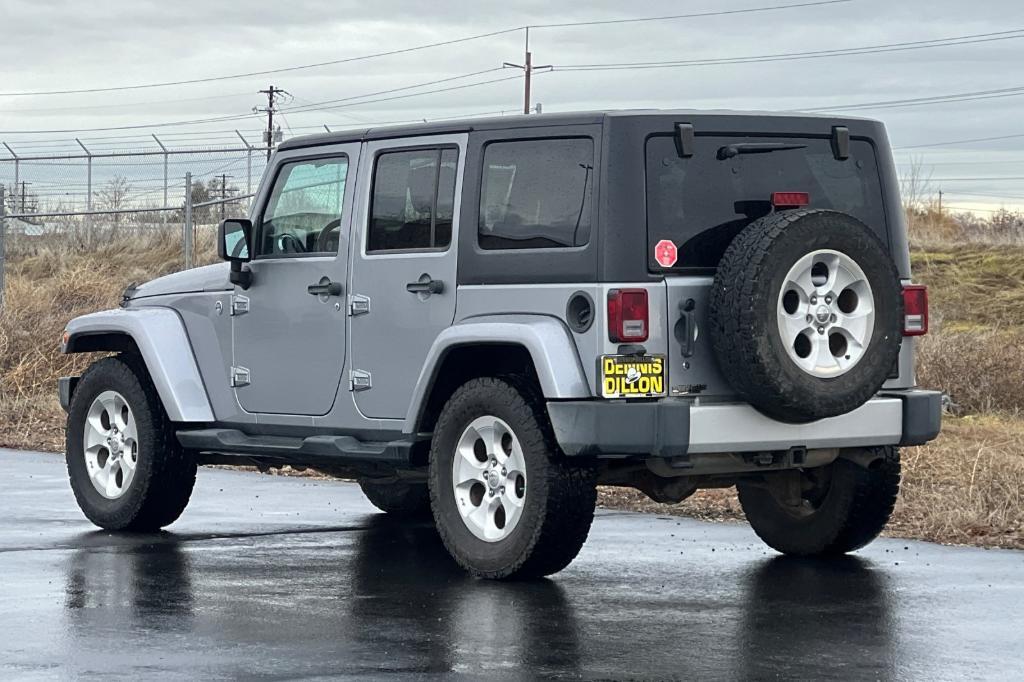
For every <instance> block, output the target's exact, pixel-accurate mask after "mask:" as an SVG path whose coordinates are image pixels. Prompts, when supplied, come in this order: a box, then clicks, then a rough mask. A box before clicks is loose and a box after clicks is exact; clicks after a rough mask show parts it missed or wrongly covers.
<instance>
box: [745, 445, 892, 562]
mask: <svg viewBox="0 0 1024 682" xmlns="http://www.w3.org/2000/svg"><path fill="white" fill-rule="evenodd" d="M871 450H872V451H873V454H876V455H878V456H879V457H878V458H877V459H875V460H874V461H873V463H872V464H871V465H870V466H869V467H868V468H864V467H863V466H861V465H860V464H857V463H854V462H853V461H851V460H849V459H844V458H843V457H842V456H840V458H839V459H837V460H836V461H835V462H833V463H832V464H830V465H829V466H831V467H833V469H832V472H831V473H832V479H831V483H830V485H829V488H828V492H827V493H826V494H825V497H824V499H823V500H822V501H821V503H820V506H818V508H817V509H815V510H814V511H813V512H811V513H810V514H809V515H806V516H797V515H794V514H793V513H792V512H790V511H788V510H787V509H786V508H785V507H784V506H783V505H782V504H781V503H780V502H779V501H778V500H776V498H775V496H773V495H772V493H771V492H770V491H769V490H768V489H767V488H765V487H762V486H753V485H742V484H741V485H739V486H738V488H739V499H740V505H741V506H742V507H743V513H744V514H745V515H746V517H747V521H749V522H750V525H751V527H752V528H753V529H754V532H755V533H757V535H758V537H760V538H761V539H762V540H764V542H765V543H766V544H767V545H769V546H770V547H772V548H774V549H776V550H778V551H780V552H782V553H783V554H789V555H794V556H819V555H820V556H828V555H838V554H845V553H846V552H852V551H854V550H856V549H860V548H861V547H863V546H865V545H867V544H868V543H869V542H871V541H872V540H874V539H875V538H877V537H878V535H879V533H881V532H882V530H883V529H884V528H885V524H886V523H888V522H889V517H890V516H891V515H892V511H893V507H894V506H895V504H896V496H897V495H898V494H899V490H900V452H899V449H898V448H895V447H892V446H884V447H880V448H872V449H871Z"/></svg>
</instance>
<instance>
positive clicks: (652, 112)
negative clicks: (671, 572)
mask: <svg viewBox="0 0 1024 682" xmlns="http://www.w3.org/2000/svg"><path fill="white" fill-rule="evenodd" d="M648 117H660V118H666V119H668V118H671V119H673V120H676V121H679V122H688V123H693V124H695V125H698V124H699V123H700V121H701V120H702V119H714V120H716V121H721V120H722V119H744V118H745V119H754V120H756V122H757V123H759V124H761V126H763V125H764V124H766V123H769V122H772V123H774V124H776V125H779V124H782V125H787V124H788V126H787V127H789V126H794V125H795V124H798V122H799V121H802V120H803V121H806V122H807V124H808V125H813V127H815V128H818V127H820V126H821V124H822V122H823V121H829V122H831V124H833V125H841V124H843V123H846V122H850V123H853V122H861V123H876V122H875V121H872V120H870V119H864V118H857V117H849V116H843V117H836V116H833V115H822V114H803V113H798V112H785V113H784V112H777V111H776V112H772V111H732V110H695V109H629V110H610V111H584V112H567V113H551V114H531V115H529V116H526V115H522V114H520V115H518V116H490V117H487V118H466V119H454V120H447V121H431V122H423V123H413V124H406V125H390V126H378V127H375V128H357V129H351V130H339V131H337V132H330V133H319V134H316V135H302V136H300V137H293V138H292V139H290V140H288V141H286V142H283V143H281V144H280V145H278V149H282V150H285V149H299V148H302V147H313V146H322V145H329V144H342V143H345V142H362V141H365V140H386V139H393V138H399V137H417V136H422V135H443V134H453V133H467V132H471V131H474V130H507V129H520V128H535V127H550V126H573V125H588V124H595V123H603V122H604V121H605V120H606V119H612V118H615V119H625V118H638V119H639V118H648ZM753 122H754V121H753V120H752V121H751V123H753ZM761 126H758V127H761Z"/></svg>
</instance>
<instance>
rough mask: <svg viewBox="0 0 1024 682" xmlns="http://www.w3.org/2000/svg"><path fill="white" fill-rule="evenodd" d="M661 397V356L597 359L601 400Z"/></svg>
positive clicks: (610, 356)
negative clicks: (599, 370) (598, 360)
mask: <svg viewBox="0 0 1024 682" xmlns="http://www.w3.org/2000/svg"><path fill="white" fill-rule="evenodd" d="M664 395H665V356H664V355H605V356H602V357H601V396H602V397H604V398H660V397H662V396H664Z"/></svg>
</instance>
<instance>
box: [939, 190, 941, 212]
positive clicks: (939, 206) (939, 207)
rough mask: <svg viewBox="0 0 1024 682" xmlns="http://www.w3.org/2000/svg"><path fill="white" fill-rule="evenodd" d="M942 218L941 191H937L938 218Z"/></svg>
mask: <svg viewBox="0 0 1024 682" xmlns="http://www.w3.org/2000/svg"><path fill="white" fill-rule="evenodd" d="M941 217H942V190H941V189H940V190H939V218H941Z"/></svg>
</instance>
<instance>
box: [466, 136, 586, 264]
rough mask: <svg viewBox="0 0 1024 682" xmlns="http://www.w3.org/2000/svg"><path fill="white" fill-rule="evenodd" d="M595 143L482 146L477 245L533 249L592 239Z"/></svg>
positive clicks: (573, 141) (574, 140) (567, 140)
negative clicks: (482, 161) (482, 157)
mask: <svg viewBox="0 0 1024 682" xmlns="http://www.w3.org/2000/svg"><path fill="white" fill-rule="evenodd" d="M593 182H594V142H593V141H592V140H591V139H590V138H553V139H543V140H516V141H510V142H492V143H490V144H488V145H487V146H486V147H485V148H484V163H483V178H482V182H481V186H480V223H479V226H478V231H479V240H480V246H481V247H482V248H484V249H535V248H559V247H572V246H583V245H585V244H586V243H587V242H588V241H589V240H590V214H591V194H592V187H593Z"/></svg>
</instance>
